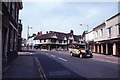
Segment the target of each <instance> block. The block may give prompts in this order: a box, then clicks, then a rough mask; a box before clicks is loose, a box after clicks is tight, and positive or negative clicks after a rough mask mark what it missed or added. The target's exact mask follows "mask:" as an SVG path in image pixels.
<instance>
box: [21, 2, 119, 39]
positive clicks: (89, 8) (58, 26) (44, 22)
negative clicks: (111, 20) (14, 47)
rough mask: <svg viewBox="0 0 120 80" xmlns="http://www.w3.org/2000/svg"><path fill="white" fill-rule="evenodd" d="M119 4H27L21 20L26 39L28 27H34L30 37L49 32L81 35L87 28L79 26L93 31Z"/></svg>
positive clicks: (114, 11) (115, 10)
mask: <svg viewBox="0 0 120 80" xmlns="http://www.w3.org/2000/svg"><path fill="white" fill-rule="evenodd" d="M116 4H117V3H92V2H91V3H79V2H78V3H77V2H53V3H52V2H51V3H45V2H40V3H39V2H25V3H24V6H23V10H22V11H21V12H20V14H21V15H20V18H21V19H22V20H23V21H22V22H23V24H24V31H23V35H22V37H26V35H27V34H26V33H27V26H28V25H29V26H32V27H33V29H32V30H30V32H31V33H30V35H32V34H33V33H37V32H38V31H43V33H45V32H46V31H47V30H48V31H49V30H56V31H62V32H69V31H70V30H71V29H73V30H74V33H75V34H81V33H82V32H83V31H84V30H85V29H86V28H85V27H80V26H79V24H80V23H83V24H87V25H89V26H90V29H92V28H93V27H94V26H95V25H98V24H99V23H101V22H102V21H103V20H105V19H107V17H110V15H112V14H114V13H116V12H117V9H116V8H117V7H116Z"/></svg>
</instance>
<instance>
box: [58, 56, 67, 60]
mask: <svg viewBox="0 0 120 80" xmlns="http://www.w3.org/2000/svg"><path fill="white" fill-rule="evenodd" d="M58 58H59V59H60V60H63V61H67V60H66V59H63V58H61V57H58Z"/></svg>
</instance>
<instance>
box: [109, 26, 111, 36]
mask: <svg viewBox="0 0 120 80" xmlns="http://www.w3.org/2000/svg"><path fill="white" fill-rule="evenodd" d="M108 31H109V37H111V27H110V28H108Z"/></svg>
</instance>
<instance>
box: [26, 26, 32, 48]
mask: <svg viewBox="0 0 120 80" xmlns="http://www.w3.org/2000/svg"><path fill="white" fill-rule="evenodd" d="M29 29H32V27H29V26H28V34H27V40H28V39H29ZM28 49H29V41H28Z"/></svg>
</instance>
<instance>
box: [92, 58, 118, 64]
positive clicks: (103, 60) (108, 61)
mask: <svg viewBox="0 0 120 80" xmlns="http://www.w3.org/2000/svg"><path fill="white" fill-rule="evenodd" d="M92 59H94V60H98V61H102V62H108V63H114V64H119V63H118V62H111V61H106V60H101V59H95V58H92Z"/></svg>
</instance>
